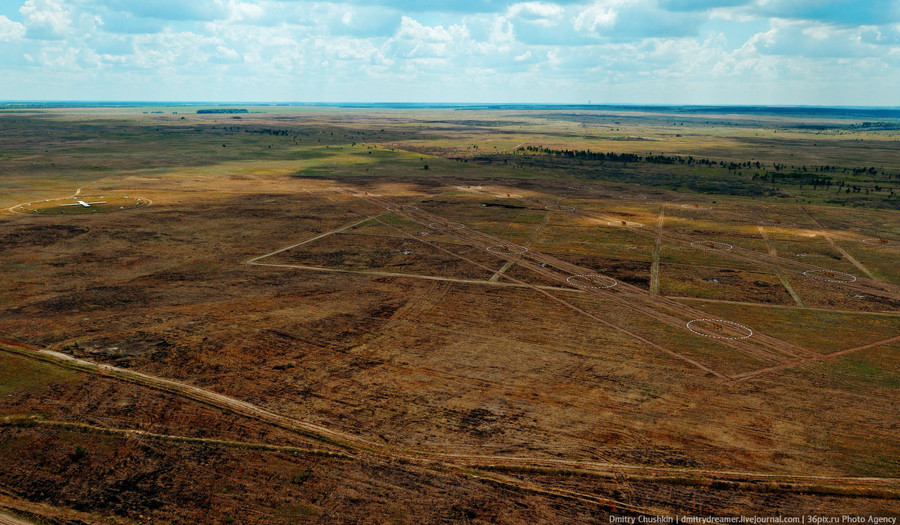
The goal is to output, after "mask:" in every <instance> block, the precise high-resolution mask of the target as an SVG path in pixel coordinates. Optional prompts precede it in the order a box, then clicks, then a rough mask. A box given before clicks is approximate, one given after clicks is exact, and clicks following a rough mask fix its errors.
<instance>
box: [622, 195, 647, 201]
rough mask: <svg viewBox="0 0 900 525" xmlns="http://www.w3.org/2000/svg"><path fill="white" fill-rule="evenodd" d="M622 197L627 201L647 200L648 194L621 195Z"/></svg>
mask: <svg viewBox="0 0 900 525" xmlns="http://www.w3.org/2000/svg"><path fill="white" fill-rule="evenodd" d="M619 198H620V199H625V200H626V201H645V200H647V196H646V195H619Z"/></svg>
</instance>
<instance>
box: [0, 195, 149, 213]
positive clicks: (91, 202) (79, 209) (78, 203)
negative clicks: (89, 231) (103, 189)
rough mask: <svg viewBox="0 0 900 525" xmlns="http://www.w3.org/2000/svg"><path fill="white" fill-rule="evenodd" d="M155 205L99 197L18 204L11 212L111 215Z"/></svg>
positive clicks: (146, 201) (140, 200)
mask: <svg viewBox="0 0 900 525" xmlns="http://www.w3.org/2000/svg"><path fill="white" fill-rule="evenodd" d="M151 204H153V201H151V200H150V199H146V198H143V197H129V196H127V195H125V196H123V195H99V196H87V195H80V196H76V197H64V198H62V199H44V200H40V201H35V202H24V203H22V204H17V205H15V206H13V207H11V208H9V211H11V212H13V213H23V214H38V215H84V214H86V213H110V212H114V211H123V210H133V209H135V208H142V207H144V206H149V205H151Z"/></svg>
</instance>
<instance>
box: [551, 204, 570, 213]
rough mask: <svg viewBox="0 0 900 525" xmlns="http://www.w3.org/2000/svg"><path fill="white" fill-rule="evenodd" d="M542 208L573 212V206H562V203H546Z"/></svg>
mask: <svg viewBox="0 0 900 525" xmlns="http://www.w3.org/2000/svg"><path fill="white" fill-rule="evenodd" d="M544 209H545V210H549V211H568V212H573V211H575V206H563V205H562V204H548V205H546V206H544Z"/></svg>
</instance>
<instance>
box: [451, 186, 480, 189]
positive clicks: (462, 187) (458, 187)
mask: <svg viewBox="0 0 900 525" xmlns="http://www.w3.org/2000/svg"><path fill="white" fill-rule="evenodd" d="M456 189H458V190H481V189H483V188H482V187H481V186H457V187H456Z"/></svg>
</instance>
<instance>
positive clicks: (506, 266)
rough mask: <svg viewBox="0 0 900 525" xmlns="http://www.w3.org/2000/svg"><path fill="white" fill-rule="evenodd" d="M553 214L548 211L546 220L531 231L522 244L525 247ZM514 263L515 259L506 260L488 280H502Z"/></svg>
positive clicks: (545, 216)
mask: <svg viewBox="0 0 900 525" xmlns="http://www.w3.org/2000/svg"><path fill="white" fill-rule="evenodd" d="M552 214H553V212H552V211H548V212H547V213H546V214H545V215H544V220H543V221H541V223H540V224H539V225H538V227H537V229H536V230H534V231H533V232H531V235H530V236H528V240H526V241H525V244H523V245H522V246H524V247H525V248H528V247H529V246H530V245H531V241H533V240H534V238H535V237H537V234H538V233H540V232H541V230H543V229H544V226H546V225H547V222H548V221H549V220H550V216H551V215H552ZM513 264H515V261H513V260H509V261H506V262H505V263H504V264H503V266H501V267H500V269H499V270H497V273H495V274H494V275H493V276H491V278H490V279H488V280H489V281H491V282H496V281H498V280H500V276H501V275H503V274H504V273H506V270H509V269H510V268H512V265H513Z"/></svg>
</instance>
